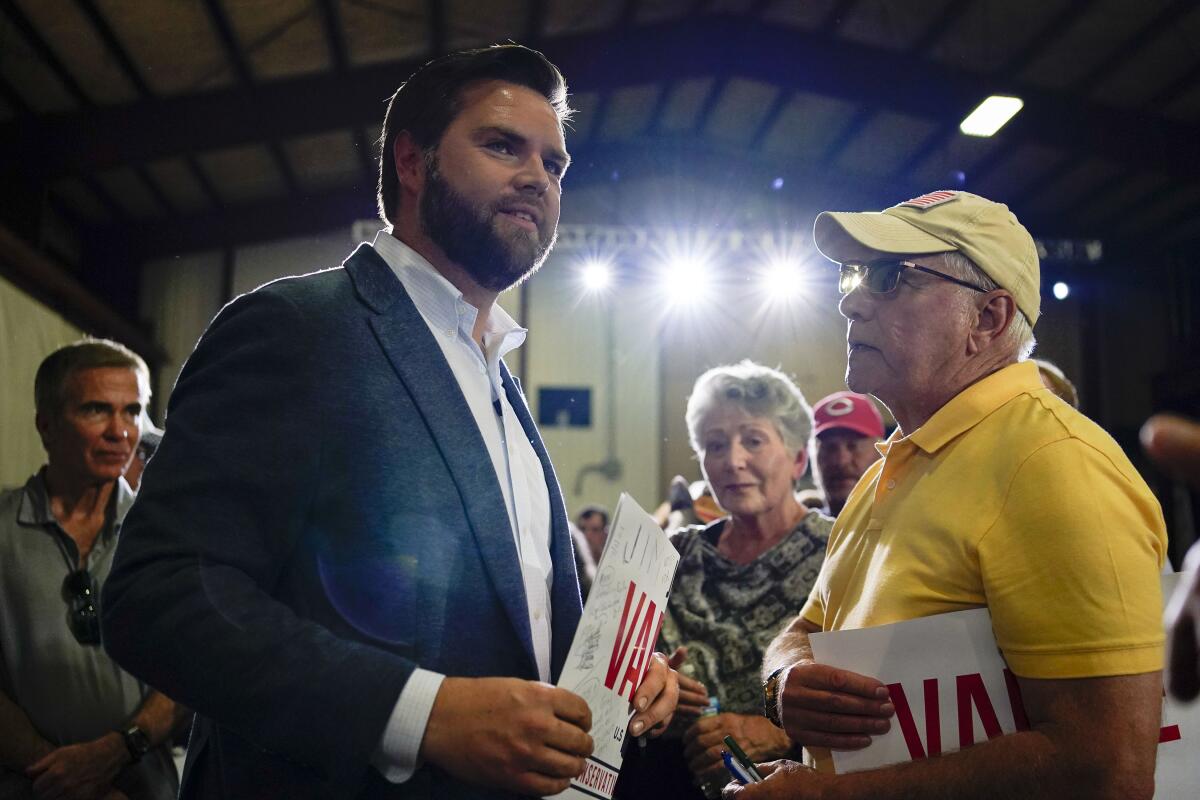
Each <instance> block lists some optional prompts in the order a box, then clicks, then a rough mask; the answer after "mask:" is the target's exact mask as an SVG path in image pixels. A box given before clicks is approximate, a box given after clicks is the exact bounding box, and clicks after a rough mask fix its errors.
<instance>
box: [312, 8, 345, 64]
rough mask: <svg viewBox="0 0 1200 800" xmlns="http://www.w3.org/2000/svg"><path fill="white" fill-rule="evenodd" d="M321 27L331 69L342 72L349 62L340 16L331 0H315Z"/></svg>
mask: <svg viewBox="0 0 1200 800" xmlns="http://www.w3.org/2000/svg"><path fill="white" fill-rule="evenodd" d="M317 11H318V12H319V14H320V19H321V29H322V30H323V31H324V32H325V46H326V47H328V48H329V61H330V63H331V64H333V71H334V72H337V73H342V72H345V71H346V67H347V65H348V64H349V63H350V61H349V59H348V58H347V57H346V38H345V34H344V33H343V32H342V18H341V14H339V13H338V8H337V6H336V5H335V4H334V2H333V0H317Z"/></svg>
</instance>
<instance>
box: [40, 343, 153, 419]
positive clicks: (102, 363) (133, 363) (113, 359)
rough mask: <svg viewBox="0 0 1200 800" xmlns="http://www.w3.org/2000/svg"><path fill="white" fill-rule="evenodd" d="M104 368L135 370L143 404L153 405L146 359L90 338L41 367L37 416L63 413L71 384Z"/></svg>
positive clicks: (57, 352) (49, 358)
mask: <svg viewBox="0 0 1200 800" xmlns="http://www.w3.org/2000/svg"><path fill="white" fill-rule="evenodd" d="M104 367H118V368H124V369H131V370H133V371H134V372H135V373H136V374H137V381H138V393H139V394H140V395H141V396H142V402H143V403H144V402H147V401H149V399H150V370H149V369H148V368H147V367H146V362H145V361H144V360H142V357H141V356H139V355H138V354H137V353H135V352H133V351H132V350H130V349H129V348H128V347H126V346H125V345H123V344H120V343H119V342H114V341H112V340H110V339H92V338H90V337H87V338H83V339H80V340H79V341H77V342H72V343H71V344H69V345H66V346H65V347H60V348H59V349H57V350H55V351H54V352H53V353H51V354H50V355H48V356H46V359H45V360H44V361H42V363H41V365H40V366H39V367H38V370H37V375H36V376H35V377H34V379H33V400H34V405H35V408H36V410H37V413H39V414H45V415H48V416H55V415H57V414H59V413H61V412H62V410H63V404H64V403H65V402H66V393H67V380H68V379H69V378H70V377H71V376H72V375H74V374H75V373H76V372H82V371H84V370H87V369H101V368H104Z"/></svg>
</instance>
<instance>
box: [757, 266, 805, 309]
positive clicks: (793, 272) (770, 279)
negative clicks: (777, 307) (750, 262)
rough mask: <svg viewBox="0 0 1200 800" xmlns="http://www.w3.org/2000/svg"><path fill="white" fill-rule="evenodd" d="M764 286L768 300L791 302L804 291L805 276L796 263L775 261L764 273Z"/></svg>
mask: <svg viewBox="0 0 1200 800" xmlns="http://www.w3.org/2000/svg"><path fill="white" fill-rule="evenodd" d="M762 286H763V291H764V292H766V295H767V297H768V299H770V300H790V299H791V298H794V297H796V296H798V295H799V294H800V293H801V291H802V290H803V289H804V275H803V274H802V273H801V271H800V265H799V264H797V263H796V262H794V261H788V260H777V261H773V262H771V263H770V264H769V265H768V266H767V269H766V271H765V272H764V273H763V278H762Z"/></svg>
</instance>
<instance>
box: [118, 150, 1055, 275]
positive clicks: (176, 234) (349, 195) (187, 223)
mask: <svg viewBox="0 0 1200 800" xmlns="http://www.w3.org/2000/svg"><path fill="white" fill-rule="evenodd" d="M664 175H672V176H686V177H687V178H689V179H693V180H695V181H697V182H699V183H701V184H712V185H734V186H738V187H754V186H761V187H767V186H770V185H771V182H772V181H773V180H774V179H775V178H776V177H778V176H780V175H786V176H787V179H786V181H785V183H784V185H783V187H782V188H781V189H779V190H778V196H780V197H781V198H782V199H784V200H788V201H792V202H795V203H810V202H811V201H812V199H813V198H814V197H819V198H821V201H822V202H823V203H825V204H826V207H829V208H871V207H878V205H879V204H880V203H882V202H887V201H888V200H889V199H894V198H896V197H901V196H903V197H910V196H912V195H913V194H917V193H919V192H920V191H922V190H923V189H925V188H928V187H921V186H916V185H913V184H911V183H907V182H899V181H894V180H890V179H872V178H868V177H863V176H856V177H855V178H853V179H848V178H847V177H846V176H844V175H839V174H836V173H831V172H830V171H829V170H828V169H823V168H819V167H816V166H812V167H809V168H802V169H797V168H796V167H795V165H789V164H786V163H781V162H779V161H771V160H768V159H763V158H760V157H752V156H748V155H747V154H746V152H745V151H744V150H742V149H740V148H724V147H721V146H717V145H713V144H710V143H705V142H702V141H697V139H696V138H695V137H694V136H691V135H680V136H678V137H673V138H672V137H667V136H662V135H656V136H652V137H647V138H645V139H644V140H637V141H633V142H629V141H621V142H604V143H601V142H595V141H593V142H592V143H591V144H589V145H587V146H584V147H581V148H578V149H577V150H576V151H575V153H574V159H573V161H572V163H571V170H570V172H569V173H568V174H567V178H566V182H565V184H564V186H565V190H566V193H567V197H568V198H569V196H570V194H571V193H572V192H575V191H578V190H581V189H585V188H589V187H595V186H603V185H609V186H611V185H616V184H620V182H621V181H624V180H629V179H630V178H636V177H643V176H659V177H661V176H664ZM374 200H375V198H374V195H373V193H372V192H364V191H362V190H361V189H359V188H347V189H340V190H334V191H332V192H327V193H323V194H319V195H313V196H303V197H297V198H276V199H270V200H263V201H260V202H256V203H253V204H249V205H239V206H237V207H229V208H226V209H219V210H216V211H212V212H208V213H205V214H200V215H195V216H191V217H184V218H182V219H179V220H177V221H175V222H174V223H173V224H172V225H171V226H170V227H169V228H166V227H163V226H151V227H147V228H143V229H140V230H139V231H138V237H137V239H138V240H137V247H138V248H139V250H138V252H139V255H140V256H141V257H142V258H154V257H160V256H167V255H170V254H173V253H179V252H189V251H192V250H200V249H205V248H210V247H212V246H214V245H215V244H217V243H220V244H223V245H225V246H237V245H241V244H246V243H250V242H257V241H268V240H271V239H279V238H285V237H289V236H294V235H296V232H297V231H302V230H309V231H312V230H329V229H331V228H336V227H341V226H348V225H350V224H352V223H353V222H356V221H358V220H362V219H370V218H373V217H375V215H376V209H375V205H374ZM565 202H566V203H568V204H569V203H570V200H569V199H568V200H566V201H565ZM813 210H816V209H813ZM797 221H798V220H797ZM1024 221H1025V222H1026V223H1027V224H1029V225H1030V227H1031V228H1032V229H1034V230H1037V231H1038V232H1039V234H1040V235H1046V236H1050V237H1055V236H1058V235H1060V233H1061V232H1062V231H1063V229H1062V228H1059V227H1056V226H1055V221H1054V220H1053V219H1048V218H1041V217H1037V216H1035V215H1029V216H1027V217H1026V218H1025V220H1024ZM381 224H382V223H381ZM788 224H791V223H790V222H789V223H788ZM110 235H113V236H118V235H121V234H120V231H118V230H113V231H111V232H110Z"/></svg>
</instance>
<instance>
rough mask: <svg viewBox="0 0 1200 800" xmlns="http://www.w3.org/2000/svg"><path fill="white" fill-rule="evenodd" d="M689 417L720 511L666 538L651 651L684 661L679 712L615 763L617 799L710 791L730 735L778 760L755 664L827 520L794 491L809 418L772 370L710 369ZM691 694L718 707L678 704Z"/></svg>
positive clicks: (799, 584)
mask: <svg viewBox="0 0 1200 800" xmlns="http://www.w3.org/2000/svg"><path fill="white" fill-rule="evenodd" d="M686 419H687V426H688V435H689V437H690V439H691V444H692V449H693V450H695V452H696V456H697V458H698V459H699V460H700V464H701V469H702V471H703V473H704V478H705V480H707V481H708V484H709V486H710V487H711V488H712V492H713V495H714V497H715V498H716V500H717V502H718V503H719V504H720V506H721V507H722V508H723V509H725V511H727V512H728V516H725V517H721V518H720V519H718V520H716V521H714V522H712V523H711V524H709V525H707V526H703V527H702V526H693V527H690V528H684V529H682V530H680V531H679V532H678V533H676V534H674V535H673V536H672V542H673V543H674V545H675V547H676V549H677V550H678V551H679V553H680V561H679V568H678V571H677V572H676V576H675V583H674V585H673V586H672V589H671V599H670V601H669V603H668V608H667V614H666V617H665V619H664V622H663V629H662V639H663V641H662V644H661V645H660V647H661V649H662V650H663V651H664V652H672V651H675V655H674V656H673V657H672V663H673V664H678V665H681V666H679V667H678V669H679V670H680V689H681V698H680V705H679V707H678V709H677V710H676V712H675V721H674V722H673V723H672V728H673V730H672V731H670V732H669V733H668V735H667V736H664V737H663V738H662V739H659V740H657V741H656V742H651V743H649V746H648V747H647V748H646V749H645V751H644V752H639V754H638V757H636V758H635V759H634V761H635V764H634V765H630V766H632V767H633V768H632V769H629V768H628V767H627V768H626V769H622V773H621V780H620V782H619V783H618V791H617V793H616V794H617V796H619V797H655V796H660V797H672V798H674V797H680V798H682V797H689V796H695V797H698V796H700V793H703V794H704V795H705V796H707V797H716V796H717V795H719V793H720V788H721V787H722V786H724V785H725V783H726V782H727V780H728V774H727V772H726V771H725V766H724V764H723V762H722V760H721V751H722V750H723V749H725V746H724V744H723V743H722V739H723V737H725V736H726V735H729V734H732V735H733V737H734V738H735V739H737V740H738V743H739V744H741V745H742V748H743V749H744V750H745V751H746V752H747V753H748V754H749V755H750V757H751V758H752V759H753V760H754V761H756V762H761V761H770V760H772V759H775V758H780V757H782V756H784V755H786V754H787V753H788V752H789V750H790V748H791V743H790V741H789V740H788V737H787V735H786V734H785V733H784V732H783V731H782V730H780V729H779V728H776V727H775V726H774V725H772V724H771V723H770V722H769V721H768V720H767V719H766V718H765V717H764V716H763V715H762V682H761V678H760V675H759V670H760V668H761V666H762V659H763V651H764V649H765V648H766V646H767V645H768V644H769V643H770V641H771V640H772V639H773V638H774V637H775V635H776V634H777V633H778V632H779V631H780V630H782V629H783V628H784V627H786V626H787V624H788V622H789V621H790V620H791V619H792V618H794V616H795V615H796V614H797V613H798V612H799V610H800V608H801V607H802V606H803V605H804V601H805V600H806V599H807V598H808V592H809V590H810V589H811V588H812V585H813V583H814V582H815V581H816V578H817V573H818V572H819V571H820V569H821V563H822V561H823V560H824V557H825V544H826V542H827V540H828V538H829V531H830V528H832V526H833V520H832V519H831V518H829V517H826V516H824V515H823V514H821V513H820V512H818V511H815V510H810V509H808V508H805V507H804V506H802V505H801V504H800V503H799V502H797V500H796V497H795V494H794V492H793V488H794V484H795V482H796V480H797V479H799V478H800V476H801V475H803V474H804V470H805V467H806V466H807V460H808V458H807V445H808V438H809V435H810V433H811V431H812V411H811V409H810V408H809V406H808V403H807V402H806V401H805V399H804V395H803V394H801V392H800V390H799V389H798V388H797V387H796V384H795V383H793V382H792V381H791V380H790V379H789V378H788V377H787V376H786V375H784V374H783V373H782V372H779V371H778V370H774V369H770V368H769V367H764V366H762V365H760V364H755V363H754V362H751V361H743V362H741V363H740V364H735V365H730V366H724V367H717V368H715V369H711V370H709V371H708V372H705V373H704V374H703V375H701V376H700V378H699V379H698V380H697V381H696V384H695V386H694V387H693V389H692V395H691V397H690V398H689V399H688V405H687V416H686ZM697 694H699V695H701V696H705V695H706V696H709V697H710V698H715V700H716V702H715V703H710V708H707V709H705V708H702V707H696V706H694V705H691V704H689V703H687V702H686V701H685V698H688V697H694V696H696V695H697ZM714 712H715V713H714ZM651 750H653V751H656V752H653V753H651V752H650V751H651ZM695 786H699V787H700V793H698V792H697V790H696V789H695V788H693V787H695Z"/></svg>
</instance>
